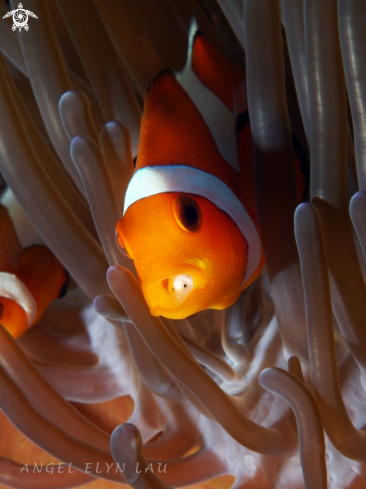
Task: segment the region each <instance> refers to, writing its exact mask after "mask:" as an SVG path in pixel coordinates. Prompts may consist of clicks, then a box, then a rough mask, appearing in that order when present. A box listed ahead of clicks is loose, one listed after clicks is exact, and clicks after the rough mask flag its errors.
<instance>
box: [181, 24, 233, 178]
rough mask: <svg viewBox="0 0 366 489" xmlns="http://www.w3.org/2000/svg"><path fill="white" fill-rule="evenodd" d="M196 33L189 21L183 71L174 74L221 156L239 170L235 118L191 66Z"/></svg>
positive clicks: (195, 26)
mask: <svg viewBox="0 0 366 489" xmlns="http://www.w3.org/2000/svg"><path fill="white" fill-rule="evenodd" d="M196 32H197V25H196V23H195V22H193V23H192V25H191V30H190V37H189V47H188V57H187V62H186V65H185V67H184V68H183V70H182V71H181V72H179V73H177V80H178V82H179V84H180V85H181V87H182V88H183V90H184V91H185V92H186V93H187V94H188V96H189V97H190V99H191V100H192V102H193V103H194V104H195V106H196V107H197V109H198V111H199V113H200V114H201V116H202V117H203V119H204V121H205V123H206V124H207V126H208V128H209V130H210V132H211V134H212V136H213V138H214V140H215V143H216V145H217V148H218V150H219V152H220V153H221V155H222V156H223V157H224V158H225V160H226V161H227V162H228V163H229V165H230V166H231V167H232V168H234V169H235V170H236V171H239V160H238V151H237V144H236V136H235V118H234V116H233V114H232V112H231V111H230V109H229V108H228V107H227V106H226V105H225V103H224V102H223V101H222V100H221V99H220V98H219V97H218V96H217V95H216V94H215V93H214V92H213V91H211V90H210V89H209V88H208V87H207V86H206V85H205V84H204V83H203V82H202V81H201V80H200V78H199V77H198V76H197V74H196V73H195V71H194V70H193V68H192V60H193V57H194V45H195V37H196Z"/></svg>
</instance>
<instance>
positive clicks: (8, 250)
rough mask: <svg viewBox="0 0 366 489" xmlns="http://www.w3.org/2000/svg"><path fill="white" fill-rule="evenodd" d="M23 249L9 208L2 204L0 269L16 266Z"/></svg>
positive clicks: (0, 214)
mask: <svg viewBox="0 0 366 489" xmlns="http://www.w3.org/2000/svg"><path fill="white" fill-rule="evenodd" d="M22 250H23V248H22V247H21V245H20V243H19V240H18V237H17V233H16V231H15V227H14V224H13V223H12V220H11V219H10V215H9V212H8V209H7V208H6V207H5V206H3V205H2V204H0V271H7V270H10V269H14V268H16V267H17V259H18V255H19V253H21V251H22Z"/></svg>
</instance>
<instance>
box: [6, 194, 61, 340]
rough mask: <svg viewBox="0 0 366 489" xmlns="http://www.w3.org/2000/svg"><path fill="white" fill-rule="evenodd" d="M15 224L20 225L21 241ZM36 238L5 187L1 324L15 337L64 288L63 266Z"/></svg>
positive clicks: (40, 314) (37, 318)
mask: <svg viewBox="0 0 366 489" xmlns="http://www.w3.org/2000/svg"><path fill="white" fill-rule="evenodd" d="M8 207H9V209H10V212H9V210H8ZM12 217H13V219H12ZM14 221H18V222H17V223H14ZM14 224H15V225H16V224H18V225H19V227H21V228H22V233H21V241H22V243H21V242H20V239H19V238H20V237H19V235H18V233H17V230H16V227H15V225H14ZM37 241H38V242H39V241H40V238H39V236H38V235H37V234H36V233H35V230H34V228H33V226H32V225H31V224H30V222H29V221H28V219H27V217H26V215H25V214H24V212H23V211H22V209H21V207H20V205H19V204H18V203H17V201H16V200H15V197H14V196H13V194H12V192H11V191H10V190H9V189H8V190H7V191H6V193H5V195H4V196H3V198H2V201H1V203H0V323H1V324H2V325H3V326H4V327H5V328H6V329H7V330H8V331H9V333H10V334H11V335H12V336H13V337H14V338H18V337H19V336H21V335H22V334H23V333H25V332H26V331H27V330H28V328H30V327H31V326H33V325H34V324H36V323H37V322H38V320H39V319H40V318H41V316H42V314H43V313H44V311H45V309H46V308H47V307H48V305H49V304H50V302H51V301H52V300H53V299H56V298H58V297H60V296H62V295H63V294H64V293H65V292H66V288H67V283H68V274H67V273H66V271H65V269H64V267H63V266H62V265H61V263H60V262H59V261H58V260H57V258H56V257H55V256H54V255H53V253H52V252H51V251H50V250H49V249H48V248H47V247H46V246H44V245H42V244H34V243H35V242H37ZM24 243H26V244H25V245H24ZM30 243H31V245H30V246H29V244H30ZM23 246H24V247H23Z"/></svg>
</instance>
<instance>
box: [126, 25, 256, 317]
mask: <svg viewBox="0 0 366 489" xmlns="http://www.w3.org/2000/svg"><path fill="white" fill-rule="evenodd" d="M245 93H246V92H245V73H244V71H243V70H241V69H240V68H238V67H237V66H235V65H233V64H232V63H231V62H229V61H228V60H227V59H226V58H225V57H223V56H222V55H221V54H220V53H219V52H218V51H217V50H216V49H214V47H213V46H212V45H211V44H210V43H209V42H208V41H207V40H206V39H205V38H204V37H203V36H202V35H201V34H200V32H198V31H196V30H194V31H191V36H190V43H189V51H188V59H187V63H186V66H185V68H184V69H183V70H182V71H181V72H179V73H174V72H173V71H171V70H165V71H162V72H160V73H158V74H157V75H156V76H155V77H154V79H153V81H152V82H151V83H150V86H149V87H148V90H147V94H146V97H145V104H144V113H143V118H142V123H141V136H140V143H139V148H138V157H137V162H136V171H135V173H134V175H133V177H132V179H131V182H130V184H129V186H128V189H127V192H126V196H125V205H124V215H123V219H121V220H120V221H119V222H118V224H117V243H118V245H119V247H120V248H121V249H122V251H123V250H125V252H126V254H128V256H129V257H130V258H132V259H133V260H134V264H135V267H136V270H137V273H138V276H139V279H140V281H141V286H142V291H143V294H144V296H145V299H146V301H147V304H148V305H149V308H150V311H151V314H152V315H154V316H164V317H167V318H171V319H181V318H185V317H187V316H189V315H191V314H194V313H196V312H198V311H202V310H204V309H208V308H211V309H223V308H226V307H228V306H230V305H232V304H233V303H234V302H235V300H236V299H237V298H238V297H239V295H240V293H241V291H242V290H243V289H244V288H246V287H247V286H248V285H250V284H251V283H252V282H253V281H254V280H255V279H256V278H257V277H258V275H259V274H260V272H261V269H262V266H263V254H262V246H261V239H260V235H259V230H258V222H257V215H256V207H255V194H254V173H253V160H252V144H251V133H250V125H249V121H248V113H247V103H246V98H245Z"/></svg>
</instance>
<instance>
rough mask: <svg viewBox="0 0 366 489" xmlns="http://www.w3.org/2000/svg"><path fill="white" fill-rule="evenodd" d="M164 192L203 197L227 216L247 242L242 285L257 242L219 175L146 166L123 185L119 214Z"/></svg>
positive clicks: (257, 253)
mask: <svg viewBox="0 0 366 489" xmlns="http://www.w3.org/2000/svg"><path fill="white" fill-rule="evenodd" d="M165 192H182V193H187V194H192V195H199V196H201V197H205V198H206V199H208V200H209V201H210V202H212V203H213V204H215V205H216V207H218V208H219V209H221V210H222V211H224V212H226V214H228V215H229V216H230V217H231V219H232V220H233V221H234V222H235V224H236V225H237V226H238V228H239V230H240V232H241V233H242V235H243V236H244V239H245V240H246V242H247V244H248V264H247V268H246V271H245V276H244V280H243V283H242V285H241V287H242V286H243V285H244V283H245V282H246V281H247V280H248V279H249V278H250V276H251V275H252V274H253V273H254V271H255V270H256V268H257V267H258V265H259V261H260V256H261V241H260V238H259V234H258V231H257V228H256V227H255V225H254V223H253V221H252V220H251V218H250V216H249V214H248V213H247V211H246V210H245V208H244V206H243V204H242V203H241V202H240V200H239V199H238V198H237V197H236V196H235V194H234V193H233V192H232V191H231V190H230V188H229V187H228V186H227V185H225V183H224V182H222V181H221V180H220V179H219V178H217V177H215V176H214V175H211V174H210V173H206V172H204V171H202V170H198V169H197V168H193V167H190V166H183V165H172V166H148V167H145V168H141V169H140V170H138V171H137V172H135V174H134V175H133V177H132V179H131V181H130V183H129V185H128V188H127V192H126V196H125V205H124V210H123V214H125V213H126V211H127V209H128V208H129V207H130V206H131V205H132V204H133V203H134V202H137V201H138V200H141V199H144V198H146V197H150V196H152V195H157V194H161V193H165ZM241 287H240V288H241Z"/></svg>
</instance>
